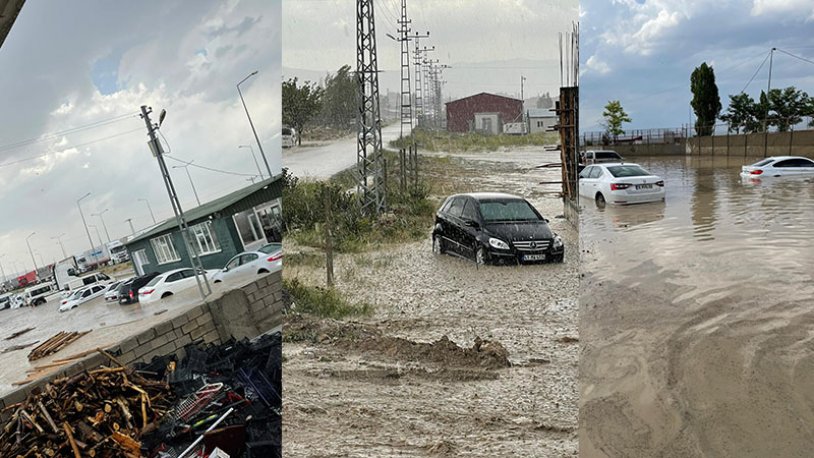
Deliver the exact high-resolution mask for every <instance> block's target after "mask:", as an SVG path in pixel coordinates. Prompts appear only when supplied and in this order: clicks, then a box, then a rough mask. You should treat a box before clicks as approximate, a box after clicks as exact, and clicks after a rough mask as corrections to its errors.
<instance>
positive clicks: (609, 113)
mask: <svg viewBox="0 0 814 458" xmlns="http://www.w3.org/2000/svg"><path fill="white" fill-rule="evenodd" d="M602 118H604V119H603V121H602V125H603V126H605V132H606V133H607V134H608V136H610V137H611V138H613V140H614V141H616V138H617V137H619V136H620V135H622V134H624V133H625V131H624V129H622V123H624V122H631V120H630V116H628V114H627V113H625V109H624V108H622V104H621V103H620V102H619V101H618V100H609V101H608V104H607V105H605V111H603V112H602Z"/></svg>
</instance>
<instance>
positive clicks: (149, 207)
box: [88, 199, 156, 237]
mask: <svg viewBox="0 0 814 458" xmlns="http://www.w3.org/2000/svg"><path fill="white" fill-rule="evenodd" d="M139 202H144V203H145V204H147V210H150V217H151V218H152V219H153V224H156V222H155V214H154V213H153V207H151V206H150V201H149V200H147V199H139ZM88 237H90V234H88Z"/></svg>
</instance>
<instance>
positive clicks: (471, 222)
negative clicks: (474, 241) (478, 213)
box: [464, 219, 480, 229]
mask: <svg viewBox="0 0 814 458" xmlns="http://www.w3.org/2000/svg"><path fill="white" fill-rule="evenodd" d="M464 224H465V225H466V226H467V227H472V228H475V229H478V228H479V227H480V224H478V222H477V221H475V220H471V219H468V220H466V221H465V222H464Z"/></svg>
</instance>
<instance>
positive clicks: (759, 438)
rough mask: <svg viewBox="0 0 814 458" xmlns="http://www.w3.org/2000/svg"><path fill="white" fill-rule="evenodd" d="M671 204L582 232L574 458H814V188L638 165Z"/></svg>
mask: <svg viewBox="0 0 814 458" xmlns="http://www.w3.org/2000/svg"><path fill="white" fill-rule="evenodd" d="M637 159H638V160H637V162H638V163H639V164H641V165H643V166H644V167H645V168H647V169H649V170H650V171H651V172H653V173H655V174H658V175H661V176H662V177H663V178H665V181H666V189H667V200H666V203H664V204H654V205H651V204H645V205H641V206H632V207H622V208H611V207H608V208H606V209H603V210H599V209H597V208H596V206H595V204H594V203H593V202H583V208H584V210H583V213H582V215H581V221H580V223H581V224H580V239H581V245H582V246H581V248H582V251H583V252H582V272H583V275H584V277H583V279H582V280H583V281H582V284H581V288H582V292H581V297H580V319H579V327H580V341H581V342H582V345H583V349H582V353H581V355H580V364H579V365H580V373H579V380H580V410H579V444H580V456H584V457H604V456H609V457H610V456H627V457H650V456H676V457H677V456H681V457H686V456H738V457H747V456H784V457H794V456H810V455H811V445H812V444H814V392H812V390H811V387H812V386H814V307H812V305H814V300H813V299H812V298H814V282H813V281H812V275H814V243H812V240H814V183H812V180H795V181H788V180H786V181H784V180H779V179H775V180H774V181H771V180H769V181H766V180H764V182H762V183H759V184H744V183H742V181H741V178H740V177H739V175H738V173H739V171H740V166H741V165H744V164H747V163H750V162H753V161H751V160H747V159H743V158H737V159H734V158H729V159H727V158H715V159H710V158H706V159H703V160H702V159H697V158H694V159H690V158H684V157H681V158H668V159H665V158H637Z"/></svg>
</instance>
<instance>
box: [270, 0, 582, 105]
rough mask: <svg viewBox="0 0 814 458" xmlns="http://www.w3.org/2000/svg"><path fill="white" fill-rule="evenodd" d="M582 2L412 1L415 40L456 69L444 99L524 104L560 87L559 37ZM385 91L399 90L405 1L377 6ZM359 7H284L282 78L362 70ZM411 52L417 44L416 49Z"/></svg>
mask: <svg viewBox="0 0 814 458" xmlns="http://www.w3.org/2000/svg"><path fill="white" fill-rule="evenodd" d="M577 5H578V1H577V0H409V1H408V5H407V14H408V16H409V17H410V18H411V20H412V24H411V27H412V33H413V34H414V33H415V32H419V33H420V34H426V32H427V31H429V32H430V39H428V40H421V42H420V44H421V47H422V48H423V47H424V46H427V47H432V46H435V49H436V51H435V52H432V53H430V57H431V58H433V59H439V60H440V61H441V63H442V64H447V65H451V66H452V68H451V69H448V70H446V71H445V73H444V77H445V79H446V80H447V81H448V83H447V85H446V86H445V87H444V98H445V99H447V98H448V97H452V98H458V97H462V96H467V95H471V94H474V93H479V92H494V93H504V94H508V95H513V96H519V95H520V77H521V75H523V76H525V77H526V78H527V80H526V83H525V95H526V97H530V96H534V95H537V94H538V93H544V92H546V91H549V92H551V93H555V92H556V91H557V88H558V87H559V83H560V76H559V45H558V39H559V38H558V34H559V33H560V32H566V31H570V30H571V23H572V22H573V21H576V20H577V15H578V6H577ZM374 12H375V15H376V39H377V41H378V57H379V62H378V63H379V71H380V72H382V73H381V75H380V77H379V84H380V90H381V92H382V93H386V92H387V89H388V88H389V89H391V90H393V91H398V90H399V84H400V83H399V82H400V62H401V61H400V59H401V48H400V44H399V43H397V42H395V41H393V40H391V39H390V38H388V37H387V34H388V33H389V34H391V35H394V36H396V35H397V34H396V29H397V24H396V20H397V18H398V17H400V14H401V1H400V0H376V1H375V2H374ZM355 14H356V13H355V2H354V1H353V0H283V49H284V53H283V74H284V76H286V77H293V76H297V77H300V78H301V79H310V80H312V81H313V80H318V79H321V78H323V77H324V75H325V73H326V72H335V71H336V70H337V69H338V68H339V67H341V66H342V65H345V64H348V65H351V68H352V69H354V70H355V65H356V64H355V63H356V48H355V46H356V16H355ZM411 46H412V44H411Z"/></svg>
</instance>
